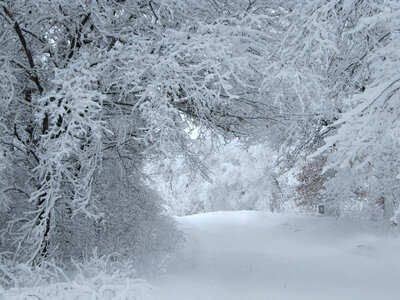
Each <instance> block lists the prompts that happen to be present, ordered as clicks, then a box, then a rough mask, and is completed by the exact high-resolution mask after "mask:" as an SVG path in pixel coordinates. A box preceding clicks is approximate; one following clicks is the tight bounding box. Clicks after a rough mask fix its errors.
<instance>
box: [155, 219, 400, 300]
mask: <svg viewBox="0 0 400 300" xmlns="http://www.w3.org/2000/svg"><path fill="white" fill-rule="evenodd" d="M177 220H178V222H179V224H180V226H181V227H182V229H183V230H184V232H185V236H186V243H185V246H184V248H183V249H182V250H181V251H179V252H178V253H176V254H175V255H174V256H173V257H171V260H170V262H169V266H168V268H167V271H166V273H165V274H163V275H160V276H158V277H156V278H153V279H151V280H150V284H152V285H153V286H154V291H153V292H154V299H156V300H169V299H173V300H197V299H199V300H200V299H201V300H206V299H210V300H211V299H215V300H224V299H229V300H235V299H240V300H256V299H257V300H258V299H260V300H261V299H262V300H264V299H363V300H364V299H385V300H386V299H388V300H390V299H394V300H395V299H400V239H399V238H394V237H391V236H389V235H384V236H382V235H379V234H374V233H373V231H372V230H365V229H363V228H362V226H361V225H359V224H358V223H357V222H356V221H351V220H343V219H341V220H336V219H334V218H331V217H314V216H289V215H279V214H269V213H262V212H217V213H207V214H200V215H194V216H188V217H182V218H177Z"/></svg>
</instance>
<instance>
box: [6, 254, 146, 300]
mask: <svg viewBox="0 0 400 300" xmlns="http://www.w3.org/2000/svg"><path fill="white" fill-rule="evenodd" d="M0 275H1V278H2V280H1V285H2V286H5V287H7V286H12V288H9V289H7V290H4V289H2V287H1V285H0V298H2V299H3V298H4V299H14V300H18V299H21V300H22V299H31V298H35V299H55V300H63V299H65V300H68V299H82V300H83V299H96V300H106V299H110V300H111V299H121V300H123V299H124V300H125V299H138V300H139V299H150V295H151V287H150V286H149V285H148V284H147V283H146V282H145V281H144V280H142V279H140V278H138V275H137V273H136V271H135V269H134V263H133V262H132V261H130V260H129V259H125V260H120V258H118V259H115V258H113V257H112V256H99V255H98V254H97V252H96V251H94V252H93V254H92V255H91V256H90V257H88V258H86V259H85V260H84V261H82V262H74V269H73V270H72V271H71V272H69V274H65V273H64V271H63V270H62V269H61V268H59V267H57V266H56V264H55V263H54V262H53V263H51V262H46V263H45V264H44V265H42V266H41V267H37V266H36V267H34V268H31V267H28V266H26V265H23V264H14V263H12V262H11V261H7V260H5V259H2V260H1V266H0Z"/></svg>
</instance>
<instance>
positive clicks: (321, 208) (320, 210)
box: [318, 204, 325, 215]
mask: <svg viewBox="0 0 400 300" xmlns="http://www.w3.org/2000/svg"><path fill="white" fill-rule="evenodd" d="M318 212H319V213H320V214H321V215H323V214H325V206H324V205H322V204H321V205H318Z"/></svg>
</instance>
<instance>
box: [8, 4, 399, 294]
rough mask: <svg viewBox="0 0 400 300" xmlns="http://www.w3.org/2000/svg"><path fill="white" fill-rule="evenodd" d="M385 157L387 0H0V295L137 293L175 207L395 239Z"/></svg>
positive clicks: (391, 55)
mask: <svg viewBox="0 0 400 300" xmlns="http://www.w3.org/2000/svg"><path fill="white" fill-rule="evenodd" d="M399 149H400V2H399V1H398V0H182V1H173V0H135V1H133V0H102V1H99V0H71V1H65V0H0V298H1V297H2V293H3V294H4V295H5V296H4V297H6V298H5V299H14V298H11V296H10V294H7V293H8V292H9V291H13V293H17V292H16V291H22V292H21V293H25V292H24V291H32V290H34V289H35V288H38V287H43V286H46V285H47V284H48V283H53V284H55V285H57V284H58V286H59V287H60V286H62V288H63V289H64V290H65V291H67V290H68V291H69V292H70V293H75V294H74V295H78V296H76V297H79V295H81V294H80V293H89V294H91V295H92V297H93V299H141V298H140V297H139V296H138V295H139V294H140V293H146V291H147V290H148V289H149V287H148V286H147V283H146V282H145V281H144V280H142V279H141V278H145V277H147V276H155V274H158V273H160V272H162V270H164V269H165V268H166V266H167V265H168V257H169V256H170V255H171V254H172V253H174V252H176V251H179V249H181V248H182V247H184V245H185V240H186V238H185V234H184V233H183V232H182V230H181V228H180V226H179V225H178V224H177V222H176V217H175V216H188V215H193V214H201V213H210V212H219V211H257V212H268V213H274V214H293V215H315V214H317V211H318V207H319V206H321V205H323V206H324V209H325V215H326V217H327V218H331V217H332V218H335V220H337V221H338V222H341V220H344V221H343V222H347V221H345V220H349V219H355V220H359V221H360V222H364V221H365V222H374V224H379V226H381V227H382V226H383V227H384V228H387V230H389V231H391V232H394V233H395V232H398V223H399V222H400V152H399ZM376 226H378V225H376ZM385 226H386V227H385ZM397 250H398V249H397ZM398 271H400V270H398ZM397 275H398V274H397ZM71 276H75V277H74V281H73V282H74V284H71V285H68V284H66V283H65V282H71V281H70V280H71ZM104 286H111V287H110V289H111V290H112V292H113V294H112V295H113V296H111V298H110V296H108V297H109V298H107V297H106V296H104V295H105V294H106V292H105V290H102V289H101V288H102V287H104ZM24 289H25V290H24ZM26 289H27V290H26ZM18 293H19V292H18ZM18 293H17V294H13V295H14V296H15V295H16V296H15V299H31V298H23V297H24V295H25V294H24V295H22V294H18ZM46 293H47V294H46ZM52 293H55V290H51V291H50V290H47V291H46V292H45V294H41V295H42V296H40V299H75V298H73V296H71V295H72V294H68V295H70V296H65V295H64V296H63V297H64V298H62V297H61V298H56V296H55V294H52ZM57 293H58V292H57ZM104 293H105V294H104ZM120 293H122V294H120ZM28 294H29V292H28ZM7 295H8V296H7ZM18 295H19V296H18ZM21 295H22V296H21ZM46 295H47V296H46ZM25 296H26V295H25ZM7 297H9V298H7ZM18 297H21V298H18ZM46 297H47V298H46ZM74 297H75V296H74ZM118 297H120V298H118ZM123 297H125V298H123ZM37 298H39V296H37ZM32 299H34V298H32ZM35 299H36V298H35ZM76 299H81V298H76ZM82 299H85V298H82ZM86 299H88V298H86ZM165 299H166V298H165ZM193 299H194V298H193ZM196 299H197V298H196ZM235 299H236V298H235ZM248 299H250V298H248ZM257 299H258V298H257ZM286 299H288V298H286ZM298 299H299V298H298ZM309 299H311V298H309ZM342 299H344V298H342ZM353 299H355V298H353ZM364 299H366V298H364ZM387 299H389V298H387ZM393 299H394V298H393ZM189 300H190V299H189Z"/></svg>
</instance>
